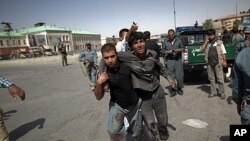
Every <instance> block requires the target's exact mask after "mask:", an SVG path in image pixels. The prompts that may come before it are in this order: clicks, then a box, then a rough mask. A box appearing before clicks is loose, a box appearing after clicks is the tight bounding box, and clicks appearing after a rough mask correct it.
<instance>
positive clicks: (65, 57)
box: [59, 44, 68, 66]
mask: <svg viewBox="0 0 250 141" xmlns="http://www.w3.org/2000/svg"><path fill="white" fill-rule="evenodd" d="M59 51H60V53H61V54H62V65H63V66H65V65H66V66H68V61H67V52H66V47H65V46H64V45H63V44H61V47H60V48H59Z"/></svg>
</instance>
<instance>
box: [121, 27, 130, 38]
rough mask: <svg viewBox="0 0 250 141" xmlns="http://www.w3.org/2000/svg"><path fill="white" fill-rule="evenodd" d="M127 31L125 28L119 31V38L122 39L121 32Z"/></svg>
mask: <svg viewBox="0 0 250 141" xmlns="http://www.w3.org/2000/svg"><path fill="white" fill-rule="evenodd" d="M128 31H129V30H128V29H127V28H123V29H121V30H120V31H119V37H122V33H123V32H128Z"/></svg>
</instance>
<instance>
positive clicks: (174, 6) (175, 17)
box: [173, 0, 176, 29]
mask: <svg viewBox="0 0 250 141" xmlns="http://www.w3.org/2000/svg"><path fill="white" fill-rule="evenodd" d="M173 4H174V29H176V13H175V0H173Z"/></svg>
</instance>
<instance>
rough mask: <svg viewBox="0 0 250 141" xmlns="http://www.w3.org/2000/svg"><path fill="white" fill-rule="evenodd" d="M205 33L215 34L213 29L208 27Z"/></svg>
mask: <svg viewBox="0 0 250 141" xmlns="http://www.w3.org/2000/svg"><path fill="white" fill-rule="evenodd" d="M207 35H215V30H214V29H208V30H207Z"/></svg>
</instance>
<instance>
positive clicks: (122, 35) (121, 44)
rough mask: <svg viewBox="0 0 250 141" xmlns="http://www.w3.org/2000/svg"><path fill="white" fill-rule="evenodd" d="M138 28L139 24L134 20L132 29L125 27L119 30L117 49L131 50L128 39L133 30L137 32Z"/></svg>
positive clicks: (118, 50)
mask: <svg viewBox="0 0 250 141" xmlns="http://www.w3.org/2000/svg"><path fill="white" fill-rule="evenodd" d="M137 29H138V26H137V24H136V23H134V22H133V24H132V26H131V28H130V30H129V29H127V28H123V29H121V30H120V31H119V41H118V42H117V43H116V46H115V48H116V51H117V52H120V51H127V50H130V47H129V46H128V43H127V39H128V37H129V36H130V34H131V33H132V32H135V31H136V30H137Z"/></svg>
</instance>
